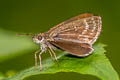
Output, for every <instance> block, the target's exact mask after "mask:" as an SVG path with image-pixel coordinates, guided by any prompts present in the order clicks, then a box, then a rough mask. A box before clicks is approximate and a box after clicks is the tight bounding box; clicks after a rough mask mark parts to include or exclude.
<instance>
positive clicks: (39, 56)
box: [39, 51, 44, 71]
mask: <svg viewBox="0 0 120 80" xmlns="http://www.w3.org/2000/svg"><path fill="white" fill-rule="evenodd" d="M43 52H44V51H41V52H40V53H39V60H40V71H41V70H42V62H41V54H42V53H43Z"/></svg>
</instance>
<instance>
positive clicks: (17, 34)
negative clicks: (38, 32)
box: [16, 33, 33, 36]
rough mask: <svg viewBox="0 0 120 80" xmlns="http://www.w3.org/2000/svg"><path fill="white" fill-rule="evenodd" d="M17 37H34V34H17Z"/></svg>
mask: <svg viewBox="0 0 120 80" xmlns="http://www.w3.org/2000/svg"><path fill="white" fill-rule="evenodd" d="M16 35H17V36H33V34H30V33H25V34H24V33H20V34H16Z"/></svg>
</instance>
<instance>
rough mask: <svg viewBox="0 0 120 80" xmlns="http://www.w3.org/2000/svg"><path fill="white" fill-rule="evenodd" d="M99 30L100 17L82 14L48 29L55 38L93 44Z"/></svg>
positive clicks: (50, 35)
mask: <svg viewBox="0 0 120 80" xmlns="http://www.w3.org/2000/svg"><path fill="white" fill-rule="evenodd" d="M100 32H101V17H100V16H93V15H92V14H82V15H79V16H76V17H73V18H71V19H69V20H67V21H65V22H62V23H61V24H58V25H57V26H55V27H53V28H52V29H50V30H49V31H48V34H49V37H51V38H53V39H56V40H64V41H73V42H78V43H88V44H93V43H94V42H95V41H96V39H97V37H98V35H99V34H100Z"/></svg>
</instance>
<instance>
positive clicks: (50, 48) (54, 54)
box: [48, 46, 59, 65]
mask: <svg viewBox="0 0 120 80" xmlns="http://www.w3.org/2000/svg"><path fill="white" fill-rule="evenodd" d="M48 47H49V51H50V52H51V54H53V56H54V58H55V60H56V63H57V64H58V60H57V57H56V53H55V52H54V51H53V48H52V47H50V46H48ZM58 65H59V64H58Z"/></svg>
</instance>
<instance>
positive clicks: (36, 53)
mask: <svg viewBox="0 0 120 80" xmlns="http://www.w3.org/2000/svg"><path fill="white" fill-rule="evenodd" d="M39 52H40V50H38V51H36V52H35V66H36V67H37V54H38V53H39Z"/></svg>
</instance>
